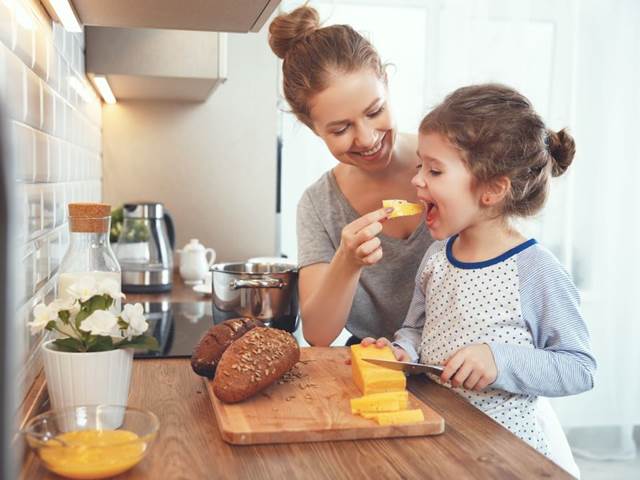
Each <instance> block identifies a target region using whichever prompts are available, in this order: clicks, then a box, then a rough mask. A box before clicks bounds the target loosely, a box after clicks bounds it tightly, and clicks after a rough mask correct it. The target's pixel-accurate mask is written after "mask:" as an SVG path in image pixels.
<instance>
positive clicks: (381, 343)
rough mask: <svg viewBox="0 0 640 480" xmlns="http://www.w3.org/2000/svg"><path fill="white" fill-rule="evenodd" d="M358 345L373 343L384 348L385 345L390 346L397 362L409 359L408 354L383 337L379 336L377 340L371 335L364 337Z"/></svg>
mask: <svg viewBox="0 0 640 480" xmlns="http://www.w3.org/2000/svg"><path fill="white" fill-rule="evenodd" d="M360 345H362V346H363V347H368V346H370V345H375V346H376V347H377V348H384V347H386V346H389V347H391V350H393V354H394V355H395V356H396V360H398V361H399V362H408V361H409V360H410V358H409V354H408V353H407V352H406V351H405V350H404V349H402V348H400V347H396V346H394V345H392V344H391V342H390V341H389V340H388V339H387V338H385V337H380V338H379V339H377V340H376V339H375V338H373V337H366V338H363V339H362V342H360Z"/></svg>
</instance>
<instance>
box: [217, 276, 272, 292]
mask: <svg viewBox="0 0 640 480" xmlns="http://www.w3.org/2000/svg"><path fill="white" fill-rule="evenodd" d="M229 287H230V288H231V290H238V289H239V288H282V287H284V282H283V281H282V280H280V279H278V278H270V277H267V278H265V279H264V280H232V281H231V282H229Z"/></svg>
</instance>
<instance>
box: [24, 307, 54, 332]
mask: <svg viewBox="0 0 640 480" xmlns="http://www.w3.org/2000/svg"><path fill="white" fill-rule="evenodd" d="M57 319H58V311H57V310H56V309H55V308H51V305H49V306H47V305H45V304H44V303H39V304H38V305H36V307H35V308H34V309H33V321H32V322H28V323H27V325H29V328H30V329H31V335H35V334H36V333H40V332H41V331H42V330H44V328H45V327H46V326H47V324H48V323H49V322H50V321H52V320H57Z"/></svg>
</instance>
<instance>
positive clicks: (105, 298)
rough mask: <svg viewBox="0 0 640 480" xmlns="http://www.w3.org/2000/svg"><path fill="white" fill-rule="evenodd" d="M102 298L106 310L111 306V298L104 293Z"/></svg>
mask: <svg viewBox="0 0 640 480" xmlns="http://www.w3.org/2000/svg"><path fill="white" fill-rule="evenodd" d="M102 297H103V298H104V302H105V305H106V306H105V308H104V309H105V310H108V309H109V308H111V305H113V298H111V296H110V295H107V294H106V293H105V294H104V295H103V296H102Z"/></svg>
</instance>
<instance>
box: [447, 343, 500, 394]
mask: <svg viewBox="0 0 640 480" xmlns="http://www.w3.org/2000/svg"><path fill="white" fill-rule="evenodd" d="M497 376H498V367H497V366H496V362H495V360H494V359H493V353H492V352H491V348H490V347H489V345H487V344H486V343H483V344H480V345H469V346H468V347H464V348H461V349H460V350H458V351H457V352H456V353H454V354H453V355H452V356H451V357H449V359H448V360H447V362H446V363H445V367H444V371H443V372H442V375H440V380H441V381H442V382H443V383H446V382H448V381H451V385H452V386H454V387H460V386H464V388H466V389H468V390H475V391H476V392H479V391H481V390H484V389H485V388H486V387H487V386H488V385H491V384H492V383H493V382H495V380H496V377H497Z"/></svg>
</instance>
